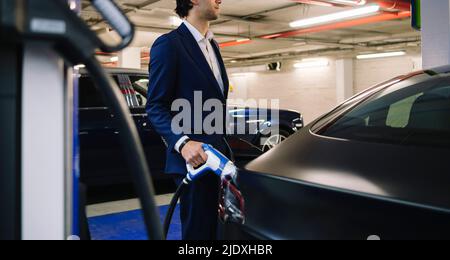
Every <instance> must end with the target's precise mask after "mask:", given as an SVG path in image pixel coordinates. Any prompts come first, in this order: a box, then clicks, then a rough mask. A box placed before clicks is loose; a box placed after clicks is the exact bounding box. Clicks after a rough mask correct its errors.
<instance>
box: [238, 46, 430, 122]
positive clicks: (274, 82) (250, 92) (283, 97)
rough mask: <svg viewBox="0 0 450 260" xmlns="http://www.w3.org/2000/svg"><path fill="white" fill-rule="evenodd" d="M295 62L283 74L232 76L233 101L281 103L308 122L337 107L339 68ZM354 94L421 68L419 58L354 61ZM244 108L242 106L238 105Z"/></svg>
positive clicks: (416, 56) (283, 70)
mask: <svg viewBox="0 0 450 260" xmlns="http://www.w3.org/2000/svg"><path fill="white" fill-rule="evenodd" d="M293 64H294V62H284V63H283V69H282V70H281V71H280V72H254V73H239V74H230V82H231V84H232V85H233V92H232V93H230V98H231V99H232V100H233V99H267V98H275V99H279V100H280V108H282V109H293V110H297V111H299V112H301V113H302V114H303V115H304V117H305V121H306V123H309V122H311V121H312V120H314V119H315V118H317V117H318V116H320V115H322V114H324V113H326V112H327V111H329V110H330V109H332V108H333V107H335V106H336V105H337V97H336V96H337V94H336V66H335V60H334V59H330V65H329V66H328V67H322V68H310V69H294V67H293ZM353 65H354V66H353V69H354V94H356V93H358V92H361V91H363V90H365V89H367V88H369V87H371V86H373V85H374V84H377V83H380V82H382V81H385V80H387V79H390V78H393V77H395V76H398V75H401V74H405V73H409V72H412V71H415V70H419V69H420V68H421V59H420V56H419V55H407V56H403V57H395V58H386V59H376V60H354V63H353ZM239 104H240V105H242V104H241V103H239Z"/></svg>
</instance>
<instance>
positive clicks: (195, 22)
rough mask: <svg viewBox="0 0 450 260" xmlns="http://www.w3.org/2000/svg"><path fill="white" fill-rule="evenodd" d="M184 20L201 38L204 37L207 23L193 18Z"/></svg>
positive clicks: (207, 27)
mask: <svg viewBox="0 0 450 260" xmlns="http://www.w3.org/2000/svg"><path fill="white" fill-rule="evenodd" d="M186 20H187V21H188V22H189V23H190V24H192V26H194V27H195V29H197V30H198V31H199V32H200V33H201V34H202V35H203V36H206V34H207V33H208V30H209V21H205V20H201V19H198V18H196V17H193V16H189V17H188V18H186Z"/></svg>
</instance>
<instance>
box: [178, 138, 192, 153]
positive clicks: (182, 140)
mask: <svg viewBox="0 0 450 260" xmlns="http://www.w3.org/2000/svg"><path fill="white" fill-rule="evenodd" d="M188 139H189V137H188V136H183V137H181V138H180V140H178V142H177V143H176V144H175V151H177V152H178V153H180V152H181V151H180V146H181V145H182V144H183V143H184V141H186V140H188Z"/></svg>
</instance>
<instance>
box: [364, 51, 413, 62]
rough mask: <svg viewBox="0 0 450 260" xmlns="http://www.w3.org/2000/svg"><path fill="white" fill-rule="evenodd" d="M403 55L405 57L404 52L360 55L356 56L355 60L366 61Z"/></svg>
mask: <svg viewBox="0 0 450 260" xmlns="http://www.w3.org/2000/svg"><path fill="white" fill-rule="evenodd" d="M403 55H406V52H404V51H396V52H383V53H372V54H362V55H358V56H356V58H357V59H358V60H367V59H378V58H389V57H398V56H403Z"/></svg>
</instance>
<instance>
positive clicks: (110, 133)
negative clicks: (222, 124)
mask: <svg viewBox="0 0 450 260" xmlns="http://www.w3.org/2000/svg"><path fill="white" fill-rule="evenodd" d="M107 72H108V73H109V74H110V75H111V76H112V77H113V78H114V80H115V81H116V82H117V83H118V85H119V87H120V89H121V91H122V93H123V94H124V96H125V98H126V101H127V103H128V105H129V108H130V111H131V114H132V116H133V119H134V121H135V123H136V126H137V128H138V131H139V134H140V136H141V141H142V143H143V146H144V150H145V153H146V156H147V160H148V163H149V165H150V168H151V172H152V174H153V178H154V179H165V178H167V176H166V175H165V174H164V173H163V170H164V166H165V160H166V158H165V151H166V146H165V144H164V143H163V141H162V139H161V138H160V137H159V135H158V134H157V133H156V132H155V131H153V129H152V128H151V126H150V125H149V123H148V119H147V114H146V111H145V104H146V96H147V84H148V72H146V71H142V70H130V69H107ZM79 107H80V108H79V136H80V172H81V180H82V181H83V182H84V183H86V184H88V185H91V186H92V185H110V184H118V183H126V182H129V181H130V176H129V174H128V170H127V165H126V162H125V161H124V159H123V158H125V156H124V154H123V151H122V148H121V145H120V143H119V137H118V135H119V134H120V133H119V132H118V130H117V129H118V126H117V123H116V120H114V115H113V114H112V113H111V112H110V111H109V109H108V107H107V106H106V105H105V104H104V102H103V100H102V97H101V96H100V94H99V93H98V92H97V90H96V87H95V86H94V85H93V82H92V80H91V79H90V77H89V76H88V75H87V74H86V72H84V71H83V70H82V71H81V72H80V77H79ZM255 111H257V110H256V109H249V108H245V109H238V110H231V112H230V115H231V116H233V115H239V116H243V117H244V118H245V119H246V120H245V121H244V123H248V122H249V121H250V119H251V118H253V114H254V113H256V112H255ZM269 114H270V111H269ZM279 115H280V116H279V117H277V119H276V120H275V119H272V118H270V117H268V119H267V120H265V121H264V122H258V124H260V125H261V126H258V128H257V129H258V131H256V132H253V133H248V134H246V135H230V136H228V140H229V143H230V146H231V148H232V150H233V152H234V154H235V157H236V160H237V163H238V164H240V165H244V164H246V163H248V162H249V161H251V160H253V159H254V158H256V157H257V156H259V155H261V154H262V153H263V152H264V149H266V150H268V149H267V148H265V143H264V142H262V140H266V139H270V138H271V137H272V139H273V136H271V135H270V134H269V135H268V132H267V130H268V128H267V126H268V125H269V126H272V127H279V128H280V131H279V134H280V135H282V136H281V137H280V138H279V139H280V140H284V139H285V138H287V137H288V136H289V135H291V134H293V133H294V132H295V131H297V130H298V129H300V128H301V127H303V119H302V116H301V115H300V114H299V113H297V112H294V111H283V110H280V111H279ZM275 139H276V138H275Z"/></svg>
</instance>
